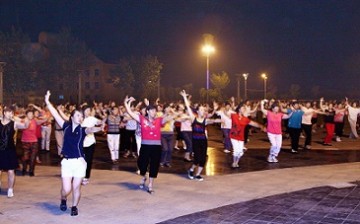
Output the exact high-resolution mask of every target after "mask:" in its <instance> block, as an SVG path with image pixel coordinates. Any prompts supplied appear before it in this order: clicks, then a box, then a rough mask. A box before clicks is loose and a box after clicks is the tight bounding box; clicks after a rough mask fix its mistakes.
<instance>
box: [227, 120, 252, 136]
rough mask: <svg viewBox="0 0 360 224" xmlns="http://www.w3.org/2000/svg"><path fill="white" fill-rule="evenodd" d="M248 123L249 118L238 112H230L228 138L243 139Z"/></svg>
mask: <svg viewBox="0 0 360 224" xmlns="http://www.w3.org/2000/svg"><path fill="white" fill-rule="evenodd" d="M249 123H250V119H249V118H247V117H244V116H241V117H240V116H239V114H231V129H230V138H232V139H236V140H239V141H244V140H245V137H244V132H245V127H246V125H248V124H249Z"/></svg>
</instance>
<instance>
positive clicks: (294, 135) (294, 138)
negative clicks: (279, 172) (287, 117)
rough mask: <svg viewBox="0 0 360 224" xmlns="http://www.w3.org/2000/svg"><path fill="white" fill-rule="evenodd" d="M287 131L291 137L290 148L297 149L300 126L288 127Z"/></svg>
mask: <svg viewBox="0 0 360 224" xmlns="http://www.w3.org/2000/svg"><path fill="white" fill-rule="evenodd" d="M288 132H289V135H290V138H291V149H293V150H295V151H297V150H298V149H299V140H300V134H301V128H290V127H288Z"/></svg>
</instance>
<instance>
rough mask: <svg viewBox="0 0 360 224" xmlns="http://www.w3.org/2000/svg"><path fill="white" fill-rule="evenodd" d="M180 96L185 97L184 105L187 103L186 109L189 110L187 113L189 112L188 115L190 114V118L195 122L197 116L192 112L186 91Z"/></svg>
mask: <svg viewBox="0 0 360 224" xmlns="http://www.w3.org/2000/svg"><path fill="white" fill-rule="evenodd" d="M180 95H181V96H182V97H183V99H184V103H185V106H186V109H187V111H188V114H189V116H190V118H191V121H193V120H194V119H195V115H194V113H193V112H192V110H191V107H190V102H189V100H188V98H187V94H186V92H185V90H183V91H181V92H180Z"/></svg>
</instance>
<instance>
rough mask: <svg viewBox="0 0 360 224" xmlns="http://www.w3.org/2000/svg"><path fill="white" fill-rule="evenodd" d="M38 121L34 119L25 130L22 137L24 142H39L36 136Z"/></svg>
mask: <svg viewBox="0 0 360 224" xmlns="http://www.w3.org/2000/svg"><path fill="white" fill-rule="evenodd" d="M36 126H37V125H36V121H35V119H32V120H31V121H30V123H29V127H28V128H27V129H24V130H23V132H22V136H21V141H22V142H37V141H38V139H37V136H36Z"/></svg>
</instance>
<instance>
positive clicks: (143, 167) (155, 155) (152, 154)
mask: <svg viewBox="0 0 360 224" xmlns="http://www.w3.org/2000/svg"><path fill="white" fill-rule="evenodd" d="M160 158H161V145H143V144H142V145H141V147H140V155H139V157H138V160H137V164H138V167H139V170H140V175H141V176H145V175H146V172H147V170H148V167H149V177H152V178H156V177H157V175H158V173H159V166H160Z"/></svg>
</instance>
